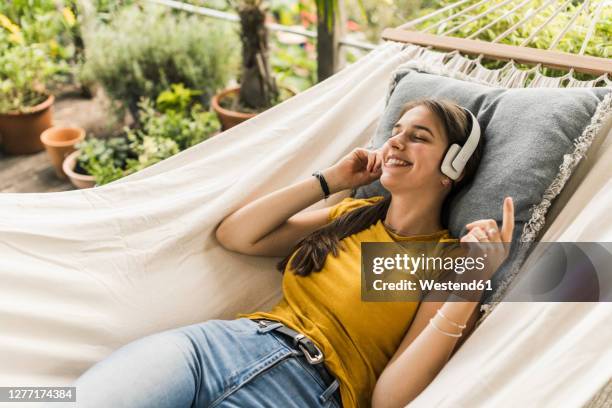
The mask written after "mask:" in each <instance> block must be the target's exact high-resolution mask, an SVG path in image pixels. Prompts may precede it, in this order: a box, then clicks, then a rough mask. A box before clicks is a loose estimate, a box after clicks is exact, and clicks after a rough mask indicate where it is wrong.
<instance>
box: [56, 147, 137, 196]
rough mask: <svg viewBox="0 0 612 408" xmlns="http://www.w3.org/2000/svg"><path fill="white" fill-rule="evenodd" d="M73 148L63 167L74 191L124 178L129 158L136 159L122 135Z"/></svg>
mask: <svg viewBox="0 0 612 408" xmlns="http://www.w3.org/2000/svg"><path fill="white" fill-rule="evenodd" d="M75 147H76V148H77V150H76V151H75V152H73V153H71V154H69V155H68V156H67V157H66V159H65V160H64V163H63V165H62V168H63V170H64V173H66V175H67V176H68V178H69V179H70V182H71V183H72V184H73V185H74V186H75V187H77V188H90V187H94V186H95V185H96V184H99V185H102V184H106V183H109V182H111V181H113V180H116V179H118V178H121V177H123V176H125V175H126V171H125V168H126V163H127V161H128V159H129V158H135V157H137V156H136V155H135V154H134V152H133V151H132V150H131V147H130V145H129V142H128V140H127V139H126V138H125V137H122V136H117V137H111V138H107V139H101V138H96V137H91V138H86V139H85V140H83V141H81V142H79V143H77V144H76V146H75Z"/></svg>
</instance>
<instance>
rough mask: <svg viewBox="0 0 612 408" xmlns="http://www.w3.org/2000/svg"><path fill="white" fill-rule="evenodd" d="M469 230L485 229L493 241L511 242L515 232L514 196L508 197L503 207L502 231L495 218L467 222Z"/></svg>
mask: <svg viewBox="0 0 612 408" xmlns="http://www.w3.org/2000/svg"><path fill="white" fill-rule="evenodd" d="M465 227H466V228H467V229H468V231H470V230H472V229H473V228H475V227H480V228H481V229H483V230H484V231H485V232H486V233H487V235H488V236H489V239H490V241H491V242H511V241H512V233H513V232H514V203H513V201H512V197H506V199H505V200H504V203H503V207H502V227H501V231H500V229H499V228H498V227H497V222H496V221H495V220H493V219H487V220H478V221H474V222H471V223H469V224H466V225H465Z"/></svg>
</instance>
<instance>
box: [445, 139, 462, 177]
mask: <svg viewBox="0 0 612 408" xmlns="http://www.w3.org/2000/svg"><path fill="white" fill-rule="evenodd" d="M460 150H461V146H459V145H458V144H457V143H453V144H452V145H451V146H450V147H449V148H448V150H447V151H446V156H444V160H442V166H441V167H440V171H441V172H442V173H443V174H444V175H446V176H448V177H450V178H451V179H453V180H457V178H459V175H460V174H461V171H462V170H463V169H459V170H456V169H455V168H454V167H453V165H452V162H453V160H455V157H457V154H459V151H460Z"/></svg>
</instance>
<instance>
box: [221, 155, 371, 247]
mask: <svg viewBox="0 0 612 408" xmlns="http://www.w3.org/2000/svg"><path fill="white" fill-rule="evenodd" d="M380 164H381V163H380V162H379V156H378V155H377V154H376V152H374V151H368V150H366V149H362V148H356V149H354V150H353V151H352V152H351V153H349V154H348V155H346V156H345V157H343V158H342V159H341V160H340V161H339V162H338V163H337V164H335V165H334V166H332V167H329V168H327V169H325V170H324V171H322V173H323V176H324V177H325V180H326V181H327V184H328V187H329V190H330V193H331V194H334V193H336V192H338V191H342V190H346V189H349V188H353V187H356V186H359V185H362V184H366V183H369V182H371V181H373V180H375V179H376V178H378V177H380V173H381V171H380ZM322 198H323V192H322V189H321V185H320V183H319V180H318V179H317V178H316V177H314V176H312V177H309V178H308V179H306V180H304V181H300V182H298V183H295V184H293V185H291V186H288V187H285V188H282V189H280V190H278V191H275V192H273V193H270V194H268V195H266V196H263V197H260V198H258V199H256V200H254V201H252V202H250V203H248V204H246V205H245V206H243V207H242V208H240V209H238V210H237V211H235V212H234V213H232V214H230V215H229V216H228V217H226V218H225V219H224V220H223V221H222V222H221V223H220V224H219V226H218V227H217V230H216V233H215V234H216V237H217V240H218V241H219V243H221V245H223V246H224V247H225V248H227V249H230V250H233V251H236V252H240V253H244V254H249V255H266V256H286V255H288V254H289V251H290V250H291V249H292V248H293V247H294V246H295V245H296V244H297V243H298V242H299V241H300V240H302V239H303V238H304V237H305V236H307V235H309V234H310V233H312V232H313V231H315V230H317V229H318V228H320V227H322V226H323V225H325V224H327V223H328V220H329V218H328V216H329V207H327V208H323V209H319V210H314V211H307V212H301V213H299V214H296V213H298V212H300V211H302V210H303V209H305V208H307V207H309V206H311V205H312V204H314V203H316V202H317V201H319V200H321V199H322Z"/></svg>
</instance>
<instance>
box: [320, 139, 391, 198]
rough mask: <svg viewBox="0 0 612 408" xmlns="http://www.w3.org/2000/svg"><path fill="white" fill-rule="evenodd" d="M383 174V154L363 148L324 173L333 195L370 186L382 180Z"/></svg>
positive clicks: (356, 150) (354, 151)
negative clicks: (379, 179)
mask: <svg viewBox="0 0 612 408" xmlns="http://www.w3.org/2000/svg"><path fill="white" fill-rule="evenodd" d="M381 174H382V152H381V151H380V150H368V149H365V148H362V147H357V148H355V149H353V151H351V152H350V153H349V154H347V155H346V156H344V157H343V158H342V159H340V160H339V161H338V163H336V164H334V165H333V166H331V167H329V168H327V169H325V170H324V171H323V176H324V177H325V179H326V180H327V184H328V185H329V188H330V190H331V191H332V193H334V192H337V191H341V190H346V189H348V188H357V187H359V186H363V185H365V184H369V183H371V182H372V181H374V180H377V179H378V178H380V176H381Z"/></svg>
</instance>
